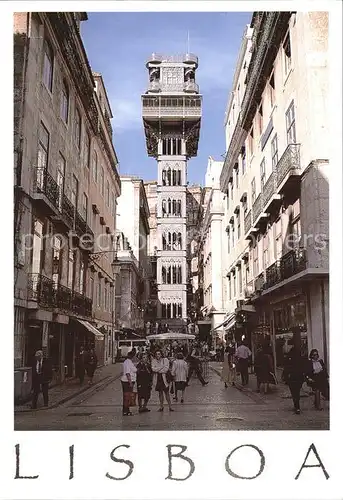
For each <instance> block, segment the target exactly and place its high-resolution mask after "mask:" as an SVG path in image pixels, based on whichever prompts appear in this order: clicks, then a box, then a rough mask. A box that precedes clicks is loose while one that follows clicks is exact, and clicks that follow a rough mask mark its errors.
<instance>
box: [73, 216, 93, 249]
mask: <svg viewBox="0 0 343 500" xmlns="http://www.w3.org/2000/svg"><path fill="white" fill-rule="evenodd" d="M75 232H76V235H77V236H78V237H79V238H80V240H81V244H82V248H83V249H84V250H88V251H92V250H93V248H94V233H93V231H92V230H91V228H90V227H89V226H88V224H87V222H86V221H85V220H84V219H83V217H81V215H80V214H79V212H77V211H76V212H75ZM81 238H82V239H81Z"/></svg>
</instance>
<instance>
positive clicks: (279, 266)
mask: <svg viewBox="0 0 343 500" xmlns="http://www.w3.org/2000/svg"><path fill="white" fill-rule="evenodd" d="M306 266H307V258H306V250H305V248H297V249H294V250H290V251H289V252H287V253H286V254H285V255H283V256H282V257H281V259H279V260H277V261H276V262H274V264H272V265H271V266H269V267H268V268H267V269H266V285H265V288H270V287H272V286H274V285H276V284H278V283H281V282H282V281H284V280H286V279H288V278H291V277H292V276H295V275H296V274H298V273H300V272H301V271H304V270H305V269H306Z"/></svg>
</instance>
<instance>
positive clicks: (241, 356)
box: [235, 341, 251, 385]
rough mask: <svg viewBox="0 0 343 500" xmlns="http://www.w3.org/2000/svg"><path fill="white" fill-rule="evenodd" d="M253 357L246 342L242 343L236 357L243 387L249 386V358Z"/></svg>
mask: <svg viewBox="0 0 343 500" xmlns="http://www.w3.org/2000/svg"><path fill="white" fill-rule="evenodd" d="M250 356H251V351H250V349H249V347H248V346H247V345H246V342H245V341H243V342H240V345H239V346H238V347H237V349H236V353H235V357H236V359H237V369H238V371H239V372H240V374H241V378H242V385H248V383H249V372H248V370H249V358H250Z"/></svg>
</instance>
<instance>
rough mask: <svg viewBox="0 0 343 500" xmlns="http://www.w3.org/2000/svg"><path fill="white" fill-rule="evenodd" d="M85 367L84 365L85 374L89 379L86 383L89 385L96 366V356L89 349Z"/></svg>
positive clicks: (91, 382) (92, 350)
mask: <svg viewBox="0 0 343 500" xmlns="http://www.w3.org/2000/svg"><path fill="white" fill-rule="evenodd" d="M85 365H86V372H87V375H88V377H89V381H88V383H89V384H93V377H94V372H95V370H96V367H97V365H98V358H97V356H96V354H95V351H94V349H91V350H90V351H89V352H88V354H87V356H86V362H85Z"/></svg>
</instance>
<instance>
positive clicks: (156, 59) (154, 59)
mask: <svg viewBox="0 0 343 500" xmlns="http://www.w3.org/2000/svg"><path fill="white" fill-rule="evenodd" d="M162 60H163V56H162V54H155V52H154V53H152V54H151V56H150V57H149V59H148V60H147V62H146V64H147V65H148V64H150V63H151V64H161V62H162Z"/></svg>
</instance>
